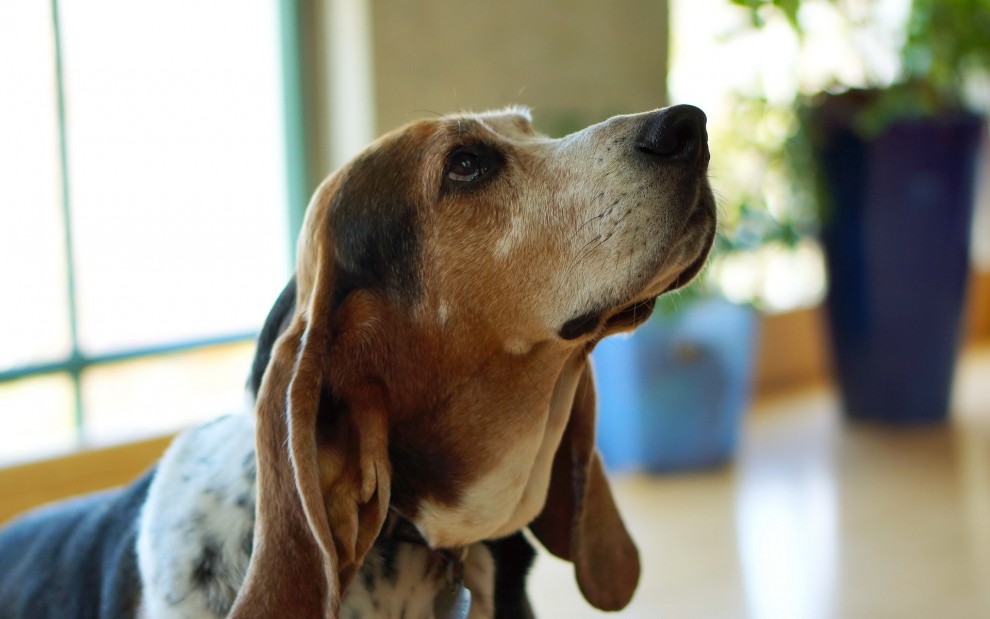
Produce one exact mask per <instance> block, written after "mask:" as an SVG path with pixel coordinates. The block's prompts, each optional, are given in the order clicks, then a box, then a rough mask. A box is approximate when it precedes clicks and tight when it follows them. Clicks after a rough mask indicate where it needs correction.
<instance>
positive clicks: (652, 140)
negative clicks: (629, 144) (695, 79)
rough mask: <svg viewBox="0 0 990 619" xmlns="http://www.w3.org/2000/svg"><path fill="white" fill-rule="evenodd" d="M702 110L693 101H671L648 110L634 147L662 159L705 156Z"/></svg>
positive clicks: (688, 159) (696, 159)
mask: <svg viewBox="0 0 990 619" xmlns="http://www.w3.org/2000/svg"><path fill="white" fill-rule="evenodd" d="M707 122H708V118H707V117H706V116H705V113H704V112H702V111H701V110H700V109H698V108H696V107H694V106H693V105H674V106H671V107H668V108H664V109H662V110H658V111H656V112H654V113H653V114H651V115H650V116H649V117H648V118H647V120H646V124H645V125H644V126H643V131H642V132H641V133H640V134H639V139H638V140H637V141H636V150H638V151H639V152H641V153H645V154H647V155H649V156H651V157H659V158H661V159H663V160H665V161H680V162H684V163H695V164H696V163H698V162H700V161H701V160H702V159H706V160H707V158H708V132H707V131H706V130H705V125H706V124H707Z"/></svg>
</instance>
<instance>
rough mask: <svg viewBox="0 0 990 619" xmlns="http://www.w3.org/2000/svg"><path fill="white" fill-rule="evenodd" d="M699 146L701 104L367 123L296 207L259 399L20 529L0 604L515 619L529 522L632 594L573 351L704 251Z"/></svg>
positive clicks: (631, 316) (79, 611)
mask: <svg viewBox="0 0 990 619" xmlns="http://www.w3.org/2000/svg"><path fill="white" fill-rule="evenodd" d="M708 161H709V152H708V145H707V134H706V129H705V116H704V114H703V113H702V112H701V111H700V110H698V109H697V108H694V107H690V106H675V107H669V108H665V109H661V110H657V111H652V112H647V113H642V114H635V115H628V116H618V117H615V118H611V119H609V120H606V121H604V122H602V123H600V124H597V125H594V126H591V127H588V128H586V129H584V130H582V131H579V132H577V133H574V134H572V135H569V136H566V137H564V138H560V139H550V138H548V137H545V136H542V135H540V134H538V133H537V132H535V131H534V130H533V128H532V126H531V121H530V116H529V113H528V111H526V110H524V109H518V108H512V109H508V110H504V111H499V112H490V113H484V114H462V115H456V116H449V117H443V118H438V119H431V120H421V121H418V122H414V123H412V124H410V125H408V126H406V127H404V128H401V129H399V130H397V131H394V132H392V133H390V134H388V135H385V136H384V137H382V138H380V139H379V140H378V141H376V142H375V143H373V144H372V145H371V146H369V147H368V148H367V149H366V150H365V151H364V152H362V153H361V154H360V155H358V156H357V157H356V158H354V159H353V160H352V161H350V162H349V163H348V164H346V165H344V166H343V167H342V168H341V169H339V170H338V171H336V172H335V173H333V174H332V175H331V176H330V177H329V178H327V179H326V180H325V181H324V182H323V183H322V185H320V187H319V188H318V189H317V191H316V193H315V195H314V196H313V198H312V201H311V202H310V204H309V208H308V211H307V214H306V218H305V222H304V225H303V229H302V232H301V235H300V239H299V247H298V259H297V264H298V266H297V271H296V274H295V276H294V277H293V279H292V280H291V281H290V282H289V285H288V286H287V287H286V288H285V290H284V291H283V293H282V294H281V296H280V297H279V299H278V301H277V302H276V304H275V306H274V307H273V309H272V312H271V314H270V315H269V317H268V320H267V322H266V324H265V326H264V328H263V330H262V334H261V336H260V338H259V346H258V350H257V354H256V358H255V361H254V365H253V370H252V373H251V378H250V381H249V383H250V385H249V386H250V389H251V391H252V392H253V393H254V394H255V395H256V399H255V403H254V411H253V414H249V413H244V414H237V415H231V416H228V417H223V418H221V419H218V420H215V421H213V422H210V423H208V424H206V425H204V426H201V427H199V428H195V429H193V430H190V431H188V432H186V433H184V434H182V435H180V436H179V437H178V438H177V439H176V440H175V441H174V442H173V444H172V446H171V447H170V448H169V449H168V451H167V452H166V454H165V456H164V457H163V459H162V460H161V462H160V463H159V464H158V465H157V466H156V467H155V469H154V470H152V471H150V472H149V473H148V474H146V475H145V476H144V477H142V478H141V479H140V480H138V481H137V482H135V483H134V484H133V485H131V486H129V487H127V488H125V489H122V490H116V491H110V492H108V493H103V494H99V495H93V496H88V497H84V498H81V499H75V500H72V501H69V502H67V503H61V504H57V505H55V506H52V507H47V508H42V509H41V510H40V511H36V512H33V513H31V514H29V515H27V516H25V517H22V518H21V519H20V520H18V521H16V522H15V523H14V524H12V525H10V526H8V527H7V528H6V529H5V530H4V531H3V532H2V533H0V617H2V618H4V619H7V618H11V619H13V618H17V619H43V618H45V617H57V618H67V619H73V618H100V619H111V618H112V619H123V618H125V617H126V618H128V619H130V618H135V617H139V618H142V619H162V618H179V617H182V618H191V617H196V618H219V617H232V618H234V619H249V618H269V617H278V618H281V617H286V618H311V617H342V618H344V619H352V618H357V617H409V618H412V617H437V618H438V619H445V618H447V617H472V618H482V617H498V618H510V617H529V616H532V610H531V608H530V605H529V603H528V601H527V599H526V592H525V577H526V571H527V569H528V568H529V565H530V563H531V561H532V558H533V549H532V547H531V546H530V544H529V543H528V542H527V540H526V538H525V537H524V536H523V533H522V531H523V530H525V529H528V531H529V532H530V534H531V535H532V536H533V537H535V538H536V539H537V540H539V542H540V543H541V544H542V545H543V546H545V547H546V548H547V549H548V550H549V551H550V552H551V553H553V554H555V555H557V556H559V557H562V558H564V559H566V560H569V561H571V562H572V563H573V564H574V571H575V576H576V579H577V582H578V584H579V586H580V589H581V591H582V593H583V594H584V596H585V598H586V599H587V601H588V602H589V603H591V604H592V605H594V606H596V607H598V608H600V609H606V610H616V609H621V608H623V607H624V606H625V605H626V604H627V603H628V602H629V600H630V598H631V597H632V595H633V592H634V590H635V588H636V584H637V581H638V577H639V571H640V565H639V559H638V554H637V550H636V547H635V545H634V544H633V542H632V540H631V539H630V536H629V534H628V533H627V531H626V528H625V526H624V525H623V522H622V520H621V518H620V516H619V513H618V511H617V509H616V505H615V503H614V501H613V498H612V495H611V492H610V489H609V485H608V481H607V478H606V476H605V473H604V471H603V466H602V462H601V460H600V458H599V455H598V453H597V451H596V449H595V446H594V428H595V387H594V380H593V376H592V369H591V365H590V361H589V359H588V354H589V352H590V351H591V349H592V348H593V347H594V346H595V344H596V343H597V342H598V341H599V340H601V339H602V338H603V337H605V336H607V335H610V334H612V333H616V332H620V331H630V330H632V329H634V328H635V327H637V326H638V325H640V324H641V323H642V322H643V321H645V320H646V319H647V318H648V317H649V315H650V312H651V310H652V308H653V304H654V301H655V300H656V297H657V296H658V295H660V294H662V293H664V292H667V291H670V290H674V289H676V288H679V287H681V286H683V285H684V284H685V283H686V282H688V281H689V280H690V279H691V278H692V277H694V275H695V274H697V273H698V272H699V270H700V269H701V268H702V265H703V264H704V262H705V259H706V257H707V254H708V252H709V249H710V247H711V244H712V240H713V236H714V231H715V203H714V199H713V197H712V193H711V189H710V187H709V184H708V180H707V169H708Z"/></svg>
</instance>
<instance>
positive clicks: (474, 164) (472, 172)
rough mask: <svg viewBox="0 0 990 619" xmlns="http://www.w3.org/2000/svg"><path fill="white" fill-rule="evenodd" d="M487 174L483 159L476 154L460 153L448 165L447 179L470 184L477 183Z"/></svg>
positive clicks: (455, 154)
mask: <svg viewBox="0 0 990 619" xmlns="http://www.w3.org/2000/svg"><path fill="white" fill-rule="evenodd" d="M484 173H485V167H484V166H483V165H482V164H481V159H479V158H478V156H477V155H475V154H474V153H470V152H467V151H458V152H456V153H454V156H453V157H451V158H450V163H449V164H448V165H447V178H449V179H450V180H452V181H459V182H462V183H470V182H471V181H476V180H478V179H479V178H481V176H482V175H483V174H484Z"/></svg>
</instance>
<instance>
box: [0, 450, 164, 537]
mask: <svg viewBox="0 0 990 619" xmlns="http://www.w3.org/2000/svg"><path fill="white" fill-rule="evenodd" d="M171 440H172V437H171V436H166V437H161V438H155V439H150V440H145V441H138V442H135V443H127V444H124V445H118V446H115V447H108V448H104V449H93V450H90V451H82V452H79V453H74V454H71V455H68V456H63V457H60V458H53V459H51V460H41V461H38V462H31V463H27V464H22V465H17V466H12V467H8V468H0V488H2V489H3V491H2V492H0V523H2V522H5V521H7V520H9V519H10V518H11V517H13V516H15V515H16V514H18V513H20V512H22V511H25V510H27V509H30V508H32V507H35V506H37V505H42V504H44V503H48V502H50V501H55V500H57V499H61V498H65V497H70V496H75V495H78V494H84V493H86V492H93V491H96V490H102V489H104V488H112V487H114V486H120V485H123V484H126V483H128V482H130V481H132V480H133V479H134V478H136V477H137V476H138V475H140V474H141V473H142V472H144V471H145V470H147V468H148V467H149V466H151V465H152V464H153V463H154V462H155V461H156V460H158V458H160V457H161V455H162V452H164V451H165V448H166V447H168V444H169V443H170V442H171Z"/></svg>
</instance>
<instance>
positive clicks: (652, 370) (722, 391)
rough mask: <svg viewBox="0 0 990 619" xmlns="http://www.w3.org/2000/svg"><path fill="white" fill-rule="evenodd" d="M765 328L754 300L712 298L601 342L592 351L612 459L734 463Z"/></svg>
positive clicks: (641, 464)
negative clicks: (739, 302) (747, 303)
mask: <svg viewBox="0 0 990 619" xmlns="http://www.w3.org/2000/svg"><path fill="white" fill-rule="evenodd" d="M756 329H757V316H756V312H755V311H754V310H753V309H752V308H750V307H749V306H741V305H735V304H732V303H729V302H727V301H725V300H722V299H707V300H703V301H699V302H696V303H692V304H690V305H688V306H687V307H685V308H684V309H683V310H682V311H679V312H678V313H676V314H674V315H662V314H659V313H658V314H657V315H655V316H654V317H653V318H651V319H650V321H649V322H647V323H646V324H645V325H643V327H641V328H640V329H639V331H638V332H637V333H636V335H635V337H631V338H629V337H627V338H621V337H620V338H612V339H610V340H605V341H604V342H602V343H601V344H599V345H598V347H597V348H596V350H595V351H594V353H593V355H592V356H593V358H594V362H595V369H596V373H597V376H598V394H599V416H598V444H599V448H600V450H601V452H602V455H603V457H604V459H605V463H606V465H607V466H608V467H609V468H610V469H612V470H629V469H634V468H642V469H645V470H648V471H653V472H668V471H679V470H686V469H699V468H708V467H713V466H717V465H720V464H723V463H725V462H726V461H728V460H730V459H731V458H732V456H733V454H734V453H735V451H736V446H737V444H738V442H739V427H740V423H741V420H742V415H743V413H744V412H745V410H746V408H747V406H748V405H749V401H750V396H751V393H752V391H751V388H752V377H753V367H754V349H755V342H756Z"/></svg>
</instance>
